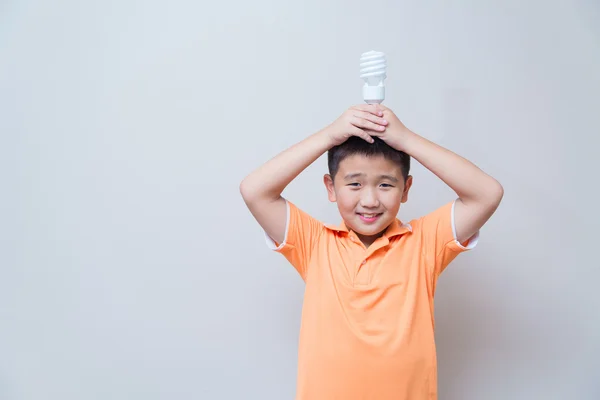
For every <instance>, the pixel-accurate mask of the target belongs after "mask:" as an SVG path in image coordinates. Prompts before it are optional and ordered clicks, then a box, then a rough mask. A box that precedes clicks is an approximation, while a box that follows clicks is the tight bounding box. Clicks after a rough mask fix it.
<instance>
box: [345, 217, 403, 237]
mask: <svg viewBox="0 0 600 400" xmlns="http://www.w3.org/2000/svg"><path fill="white" fill-rule="evenodd" d="M382 217H383V218H382V219H381V220H379V221H377V222H376V223H372V224H369V223H365V222H363V221H361V219H360V217H357V218H355V219H354V220H353V221H352V222H353V223H352V226H350V228H351V229H352V230H353V231H354V232H356V233H358V234H360V235H363V236H375V235H378V234H380V233H381V232H383V231H384V230H385V229H386V228H387V227H388V226H389V225H390V224H391V223H392V222H394V219H393V218H386V217H385V216H382ZM380 218H381V217H380Z"/></svg>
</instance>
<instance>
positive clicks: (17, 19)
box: [0, 0, 600, 400]
mask: <svg viewBox="0 0 600 400" xmlns="http://www.w3.org/2000/svg"><path fill="white" fill-rule="evenodd" d="M598 21H600V5H599V3H598V2H596V1H593V0H587V1H572V2H560V1H550V2H548V1H541V0H539V1H516V0H511V1H502V2H501V1H496V2H491V1H474V0H473V1H460V2H454V3H452V4H449V3H445V4H444V3H442V2H441V1H440V2H433V1H420V2H408V1H369V2H365V1H362V2H358V1H341V0H336V1H311V0H308V1H301V2H300V1H297V2H283V1H275V0H270V1H269V0H256V1H252V2H246V1H239V0H238V1H234V2H221V3H219V2H206V1H200V2H198V1H183V0H182V1H178V0H174V1H170V2H157V1H132V0H120V1H114V0H113V1H103V2H81V1H74V0H70V1H69V0H57V1H53V2H47V1H46V2H44V1H39V0H38V1H35V0H31V1H26V0H23V1H16V0H15V1H11V0H8V1H4V2H1V3H0V183H1V190H2V191H1V195H0V399H2V400H22V399H32V400H33V399H35V400H37V399H60V400H70V399H73V400H75V399H78V400H79V399H86V400H87V399H90V400H91V399H98V400H105V399H144V400H153V399H173V398H177V399H261V400H266V399H277V400H280V399H292V398H293V396H294V392H295V385H296V363H297V340H298V330H299V324H300V312H301V306H302V294H303V282H302V280H301V279H300V277H299V276H298V275H297V273H296V272H295V271H294V269H293V268H292V267H291V266H290V265H289V264H287V262H286V260H285V259H284V258H283V257H282V256H280V255H278V254H274V253H271V252H270V251H269V250H267V248H266V246H265V244H264V239H263V236H262V232H261V230H260V228H259V226H258V224H257V223H256V222H255V221H254V220H253V219H252V217H251V215H250V213H249V212H248V211H247V209H246V208H245V206H244V204H243V201H242V199H241V196H240V195H239V183H240V181H241V180H242V179H243V177H244V176H246V175H247V174H248V173H250V172H251V170H253V169H254V168H256V167H258V166H259V165H260V164H261V163H263V162H265V161H266V160H268V159H269V158H271V157H273V156H274V155H275V154H277V153H278V152H280V151H282V150H284V149H285V148H287V147H289V146H291V145H292V144H294V143H296V142H298V141H300V140H302V139H303V138H305V137H306V136H308V135H309V134H311V133H313V132H315V131H317V130H318V129H320V128H322V127H323V126H325V125H326V124H329V123H330V122H331V121H333V119H335V118H337V116H338V115H340V114H341V113H342V112H343V111H344V110H345V109H346V108H347V107H349V106H351V105H353V104H359V103H361V102H362V97H361V86H362V81H361V80H360V79H359V77H358V70H359V67H358V60H359V57H360V54H361V53H362V52H364V51H368V50H372V49H374V50H379V51H383V52H385V53H386V54H387V56H388V64H389V68H388V76H389V77H388V79H387V80H386V87H387V99H386V101H385V104H386V105H387V106H389V107H391V108H392V109H393V110H394V111H395V112H396V113H397V114H398V115H399V117H400V118H401V119H402V120H403V121H404V122H405V124H406V125H407V126H408V127H409V128H411V129H413V130H414V131H416V132H418V133H420V134H422V135H423V136H425V137H427V138H429V139H431V140H434V141H436V142H438V143H440V144H441V145H443V146H446V147H448V148H450V149H451V150H453V151H455V152H457V153H459V154H461V155H463V156H465V157H467V158H469V159H470V160H472V161H473V162H475V163H476V164H477V165H478V166H480V167H481V168H483V169H484V170H485V171H486V172H488V173H490V174H491V175H493V176H494V177H496V178H497V179H498V180H499V181H500V182H501V183H502V184H503V185H504V188H505V197H504V201H503V203H502V205H501V207H500V208H499V210H498V211H497V214H496V215H495V216H494V217H493V218H492V219H491V220H490V222H489V223H488V224H487V225H486V226H485V227H484V229H483V230H482V234H481V241H480V244H479V246H478V247H477V249H476V250H473V251H472V252H470V253H468V254H465V255H461V256H460V257H459V258H458V259H457V260H456V261H455V262H454V263H453V264H452V265H451V266H450V268H448V269H447V270H446V272H445V273H444V274H443V275H442V278H441V280H440V283H439V288H438V292H437V296H436V318H437V319H436V320H437V330H436V337H437V344H438V360H439V393H440V399H444V400H446V399H448V400H454V399H456V400H459V399H460V400H469V399H476V400H480V399H490V400H494V399H502V400H504V399H514V400H518V399H527V400H530V399H542V398H543V399H548V400H549V399H578V400H588V399H589V400H592V399H600V362H599V361H598V360H599V359H600V297H599V295H598V289H597V286H598V283H597V281H598V279H599V278H600V262H599V261H598V251H597V246H598V239H600V237H599V235H598V228H599V225H600V224H599V217H598V212H597V209H598V207H597V202H598V199H599V196H600V193H599V190H598V182H599V179H598V172H600V168H599V167H600V163H599V161H598V158H597V152H598V146H599V145H600V141H599V139H598V135H599V133H600V77H599V76H600V75H599V74H598V71H599V70H600V24H599V23H598ZM415 164H416V163H415ZM325 168H326V163H325V159H324V158H321V159H319V160H318V161H317V162H316V163H314V164H313V165H312V166H311V167H309V168H308V169H307V170H306V171H305V172H304V173H302V174H301V175H300V176H299V177H298V179H297V180H296V181H294V182H293V183H292V184H291V185H290V186H289V187H288V188H287V189H286V191H285V193H284V194H285V195H286V196H287V197H288V198H289V199H291V200H293V201H294V202H295V203H297V204H298V205H299V206H301V207H302V208H303V209H304V210H306V211H308V212H310V213H311V214H313V215H314V216H315V217H317V218H320V219H322V220H323V221H325V222H333V223H337V222H339V215H338V214H337V208H336V207H335V204H331V203H329V202H328V201H327V198H326V192H325V188H324V186H323V184H322V176H323V174H324V173H325V172H326V170H325ZM413 175H414V176H415V185H414V188H413V190H412V192H411V196H410V199H409V202H408V204H406V205H405V206H403V207H402V209H401V210H400V214H399V217H400V218H401V219H403V220H409V219H412V218H415V217H418V216H420V215H423V214H425V213H427V212H430V211H432V210H433V209H434V208H436V207H438V206H440V205H442V204H444V203H445V202H447V201H450V200H452V199H453V198H454V194H453V193H452V192H451V191H450V190H449V189H448V188H446V187H445V186H444V184H443V183H442V182H441V181H439V180H438V179H437V178H436V177H435V176H433V175H432V174H431V173H429V172H428V171H427V170H425V169H424V168H423V167H421V166H419V165H415V167H414V169H413Z"/></svg>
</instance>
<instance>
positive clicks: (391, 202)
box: [379, 190, 402, 210]
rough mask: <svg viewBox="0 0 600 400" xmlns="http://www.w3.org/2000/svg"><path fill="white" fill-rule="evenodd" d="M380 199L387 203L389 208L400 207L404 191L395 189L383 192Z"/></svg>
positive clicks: (386, 205)
mask: <svg viewBox="0 0 600 400" xmlns="http://www.w3.org/2000/svg"><path fill="white" fill-rule="evenodd" d="M379 200H380V201H381V202H382V203H383V204H384V205H385V207H386V208H387V209H388V210H393V209H398V208H400V203H401V201H402V192H401V191H398V190H395V191H389V192H385V193H382V194H381V196H380V197H379Z"/></svg>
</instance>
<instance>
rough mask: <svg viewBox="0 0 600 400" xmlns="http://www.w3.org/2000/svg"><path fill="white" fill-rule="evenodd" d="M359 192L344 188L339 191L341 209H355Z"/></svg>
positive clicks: (338, 200)
mask: <svg viewBox="0 0 600 400" xmlns="http://www.w3.org/2000/svg"><path fill="white" fill-rule="evenodd" d="M357 193H358V192H354V191H352V190H347V189H342V190H339V191H338V192H337V203H338V207H339V208H340V210H350V211H351V210H353V209H354V208H355V207H356V203H357V202H358V195H357Z"/></svg>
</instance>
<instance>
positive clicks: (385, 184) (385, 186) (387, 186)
mask: <svg viewBox="0 0 600 400" xmlns="http://www.w3.org/2000/svg"><path fill="white" fill-rule="evenodd" d="M381 186H383V187H384V188H391V187H394V185H390V184H389V183H382V184H381Z"/></svg>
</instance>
